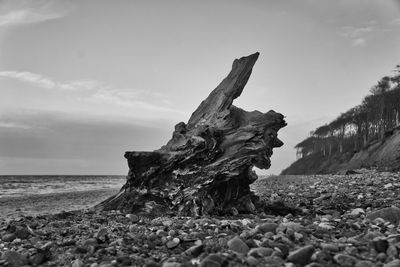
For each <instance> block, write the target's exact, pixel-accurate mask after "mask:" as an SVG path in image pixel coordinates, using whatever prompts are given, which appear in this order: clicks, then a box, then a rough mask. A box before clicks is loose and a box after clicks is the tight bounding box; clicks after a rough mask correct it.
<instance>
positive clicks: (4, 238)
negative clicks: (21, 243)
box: [1, 233, 17, 242]
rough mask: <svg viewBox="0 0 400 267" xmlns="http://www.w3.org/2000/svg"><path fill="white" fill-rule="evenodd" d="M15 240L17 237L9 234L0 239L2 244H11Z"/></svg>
mask: <svg viewBox="0 0 400 267" xmlns="http://www.w3.org/2000/svg"><path fill="white" fill-rule="evenodd" d="M15 238H17V237H16V236H15V234H14V233H11V234H5V235H3V236H2V238H1V240H3V241H4V242H12V241H14V239H15Z"/></svg>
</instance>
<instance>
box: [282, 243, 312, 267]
mask: <svg viewBox="0 0 400 267" xmlns="http://www.w3.org/2000/svg"><path fill="white" fill-rule="evenodd" d="M314 250H315V249H314V246H312V245H308V246H305V247H302V248H299V249H297V250H295V251H292V252H290V253H289V256H288V257H287V261H290V262H293V263H295V264H302V265H305V264H307V263H308V262H309V261H310V259H311V256H312V254H313V253H314Z"/></svg>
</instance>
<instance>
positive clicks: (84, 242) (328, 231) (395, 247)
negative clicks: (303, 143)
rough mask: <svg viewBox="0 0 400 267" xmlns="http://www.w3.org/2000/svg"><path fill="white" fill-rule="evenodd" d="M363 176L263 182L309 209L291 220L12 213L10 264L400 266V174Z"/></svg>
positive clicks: (6, 235) (274, 198)
mask: <svg viewBox="0 0 400 267" xmlns="http://www.w3.org/2000/svg"><path fill="white" fill-rule="evenodd" d="M357 172H358V173H355V174H351V175H317V176H277V177H270V178H267V179H259V180H258V181H256V183H255V184H254V185H253V189H254V190H255V191H256V193H257V194H258V195H259V196H260V197H261V198H262V199H264V200H265V201H266V202H267V203H268V202H270V203H274V202H275V203H276V202H278V203H285V205H288V206H292V207H295V208H296V209H298V210H300V211H301V212H300V213H299V214H287V215H284V216H283V215H276V214H273V212H271V213H270V214H268V213H267V212H266V213H260V214H247V215H246V214H245V215H238V216H230V217H207V216H205V217H198V218H191V217H178V216H164V217H155V218H153V217H151V218H150V217H147V216H146V215H143V214H122V213H120V212H95V211H93V210H90V209H88V210H78V211H64V212H59V213H56V214H47V215H37V214H34V215H23V214H21V216H18V218H16V217H15V218H14V217H6V218H5V217H3V218H2V219H1V222H0V255H1V256H0V266H73V267H80V266H90V267H96V266H102V267H106V266H149V267H150V266H153V267H157V266H158V267H183V266H203V267H204V266H287V267H289V266H310V267H311V266H313V267H318V266H356V267H362V266H384V267H395V266H400V260H399V252H400V226H399V220H400V174H399V173H386V172H378V171H374V170H358V171H357ZM109 193H110V192H109ZM74 198H75V197H74ZM48 201H51V198H50V199H48ZM2 207H4V205H3V206H2ZM2 213H4V212H3V208H2Z"/></svg>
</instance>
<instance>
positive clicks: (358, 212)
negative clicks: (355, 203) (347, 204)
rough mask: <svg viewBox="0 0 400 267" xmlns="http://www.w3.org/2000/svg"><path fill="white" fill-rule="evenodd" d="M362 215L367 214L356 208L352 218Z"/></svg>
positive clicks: (351, 213) (351, 214)
mask: <svg viewBox="0 0 400 267" xmlns="http://www.w3.org/2000/svg"><path fill="white" fill-rule="evenodd" d="M361 214H365V211H364V210H363V209H361V208H355V209H353V210H352V211H351V212H350V216H353V217H358V216H360V215H361Z"/></svg>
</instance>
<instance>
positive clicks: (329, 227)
mask: <svg viewBox="0 0 400 267" xmlns="http://www.w3.org/2000/svg"><path fill="white" fill-rule="evenodd" d="M318 227H319V228H321V229H323V230H332V229H335V226H333V225H331V224H330V223H328V222H322V223H319V224H318Z"/></svg>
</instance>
